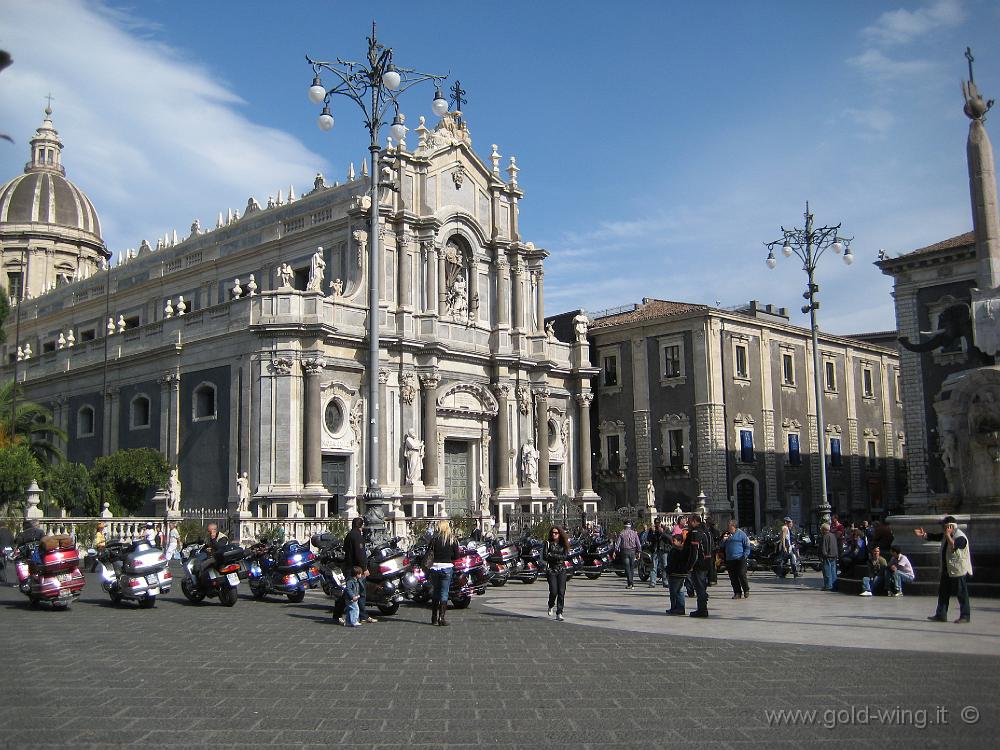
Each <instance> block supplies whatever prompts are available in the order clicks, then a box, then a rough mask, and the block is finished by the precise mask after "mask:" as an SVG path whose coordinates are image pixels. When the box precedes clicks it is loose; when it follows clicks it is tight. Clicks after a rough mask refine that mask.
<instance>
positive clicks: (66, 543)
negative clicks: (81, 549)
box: [38, 534, 76, 552]
mask: <svg viewBox="0 0 1000 750" xmlns="http://www.w3.org/2000/svg"><path fill="white" fill-rule="evenodd" d="M38 547H39V549H41V551H42V552H54V551H56V550H60V549H61V550H70V549H76V545H75V544H73V537H71V536H69V535H68V534H49V535H48V536H43V537H42V539H41V541H40V542H39V543H38Z"/></svg>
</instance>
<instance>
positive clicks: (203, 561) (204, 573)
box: [181, 543, 247, 607]
mask: <svg viewBox="0 0 1000 750" xmlns="http://www.w3.org/2000/svg"><path fill="white" fill-rule="evenodd" d="M245 556H246V552H245V551H244V549H243V548H242V547H240V546H239V545H238V544H226V545H224V546H222V547H221V548H220V549H218V550H216V551H215V552H214V553H211V552H208V551H206V550H205V549H204V548H203V547H202V545H201V543H197V544H193V545H188V546H187V547H185V548H184V549H182V550H181V559H182V560H183V561H184V578H182V579H181V591H182V592H183V594H184V596H185V597H187V599H188V601H192V602H195V603H198V602H201V601H204V600H205V599H206V598H209V599H211V598H213V597H219V601H220V602H221V603H222V604H223V605H225V606H227V607H232V606H233V605H234V604H236V600H237V598H238V591H239V585H240V581H241V580H245V579H246V577H247V571H246V566H245V565H244V564H243V558H244V557H245Z"/></svg>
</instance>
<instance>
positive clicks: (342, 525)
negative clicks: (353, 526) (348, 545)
mask: <svg viewBox="0 0 1000 750" xmlns="http://www.w3.org/2000/svg"><path fill="white" fill-rule="evenodd" d="M349 528H350V527H349V526H348V524H347V519H346V518H331V519H330V520H329V521H327V523H326V530H327V531H329V532H330V533H331V534H333V535H334V536H335V537H337V539H343V538H344V537H345V536H347V532H348V529H349Z"/></svg>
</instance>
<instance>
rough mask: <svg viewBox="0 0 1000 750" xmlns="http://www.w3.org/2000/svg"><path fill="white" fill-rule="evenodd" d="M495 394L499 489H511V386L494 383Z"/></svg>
mask: <svg viewBox="0 0 1000 750" xmlns="http://www.w3.org/2000/svg"><path fill="white" fill-rule="evenodd" d="M493 393H494V395H495V396H496V399H497V475H496V476H497V482H496V486H497V489H501V490H503V489H507V488H509V487H510V423H509V421H508V416H507V399H508V398H509V397H510V386H509V385H508V384H507V383H494V384H493Z"/></svg>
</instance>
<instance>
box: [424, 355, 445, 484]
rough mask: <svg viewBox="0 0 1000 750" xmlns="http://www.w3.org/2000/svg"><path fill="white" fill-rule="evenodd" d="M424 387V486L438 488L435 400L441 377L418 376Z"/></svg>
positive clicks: (434, 375) (429, 374)
mask: <svg viewBox="0 0 1000 750" xmlns="http://www.w3.org/2000/svg"><path fill="white" fill-rule="evenodd" d="M420 382H421V383H422V384H423V386H424V396H423V399H424V400H423V407H424V432H423V441H424V486H426V487H437V486H438V461H437V459H438V453H437V450H438V448H437V443H438V431H437V399H438V386H439V385H440V384H441V377H440V376H439V375H438V374H437V373H426V374H424V375H421V376H420Z"/></svg>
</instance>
